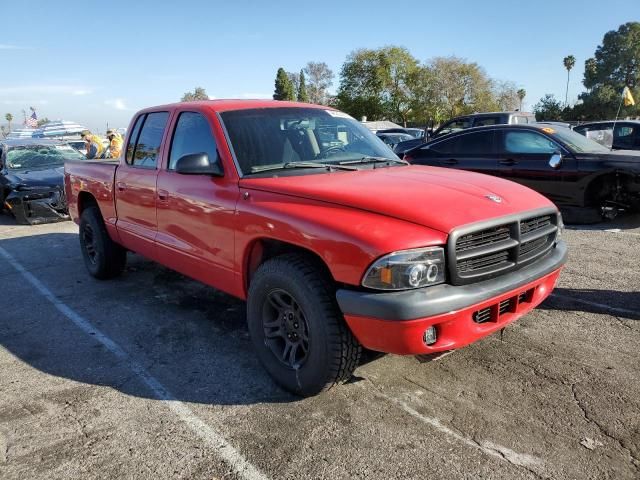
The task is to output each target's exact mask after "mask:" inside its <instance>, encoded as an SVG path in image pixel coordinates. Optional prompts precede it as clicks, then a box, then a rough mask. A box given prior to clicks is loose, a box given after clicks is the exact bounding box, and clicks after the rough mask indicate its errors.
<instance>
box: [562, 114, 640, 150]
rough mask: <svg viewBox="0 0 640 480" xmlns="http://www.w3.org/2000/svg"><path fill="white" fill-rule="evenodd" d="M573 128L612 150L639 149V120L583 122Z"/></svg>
mask: <svg viewBox="0 0 640 480" xmlns="http://www.w3.org/2000/svg"><path fill="white" fill-rule="evenodd" d="M614 124H615V129H614ZM573 130H574V131H576V132H578V133H579V134H581V135H584V136H585V137H587V138H590V139H591V140H595V141H596V142H598V143H599V144H600V145H604V146H605V147H608V148H612V149H614V150H640V121H639V120H618V121H617V122H614V121H613V120H610V121H608V122H591V123H583V124H582V125H578V126H577V127H574V128H573Z"/></svg>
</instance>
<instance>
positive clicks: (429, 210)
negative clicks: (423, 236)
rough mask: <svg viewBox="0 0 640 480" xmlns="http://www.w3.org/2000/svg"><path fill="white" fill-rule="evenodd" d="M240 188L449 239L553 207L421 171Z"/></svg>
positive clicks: (527, 194) (452, 175)
mask: <svg viewBox="0 0 640 480" xmlns="http://www.w3.org/2000/svg"><path fill="white" fill-rule="evenodd" d="M240 187H241V188H245V189H256V190H262V191H268V192H273V193H278V194H282V195H290V196H294V197H301V198H305V199H311V200H317V201H321V202H329V203H334V204H338V205H343V206H346V207H352V208H357V209H360V210H366V211H370V212H374V213H377V214H380V215H386V216H390V217H394V218H397V219H400V220H405V221H408V222H412V223H416V224H419V225H423V226H425V227H428V228H432V229H435V230H439V231H441V232H444V233H449V232H451V230H452V229H453V228H456V227H459V226H460V225H465V224H468V223H473V222H477V221H481V220H489V219H492V218H497V217H501V216H504V215H509V214H513V213H519V212H523V211H526V210H534V209H537V208H542V207H549V206H553V204H552V203H551V201H550V200H548V199H546V198H545V197H543V196H542V195H540V194H538V193H536V192H534V191H533V190H531V189H529V188H526V187H523V186H521V185H518V184H517V183H513V182H510V181H507V180H503V179H501V178H497V177H492V176H488V175H482V174H479V173H474V172H465V171H462V170H451V169H445V168H438V167H427V166H420V165H412V166H398V167H386V168H376V169H367V170H358V171H353V172H349V171H336V172H331V173H320V174H309V175H296V176H285V177H269V178H243V179H241V180H240Z"/></svg>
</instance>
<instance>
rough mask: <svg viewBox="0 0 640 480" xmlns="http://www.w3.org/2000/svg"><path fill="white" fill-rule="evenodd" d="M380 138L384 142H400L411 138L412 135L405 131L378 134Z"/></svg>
mask: <svg viewBox="0 0 640 480" xmlns="http://www.w3.org/2000/svg"><path fill="white" fill-rule="evenodd" d="M380 138H381V139H382V141H383V142H384V143H393V144H396V143H400V142H405V141H407V140H413V139H414V137H413V136H411V135H409V134H407V133H392V134H383V135H380Z"/></svg>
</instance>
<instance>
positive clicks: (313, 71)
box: [303, 62, 333, 105]
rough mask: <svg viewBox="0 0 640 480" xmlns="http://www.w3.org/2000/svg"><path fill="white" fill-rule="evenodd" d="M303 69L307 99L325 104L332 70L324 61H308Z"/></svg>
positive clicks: (331, 79) (331, 82) (331, 80)
mask: <svg viewBox="0 0 640 480" xmlns="http://www.w3.org/2000/svg"><path fill="white" fill-rule="evenodd" d="M303 71H304V74H305V75H306V80H307V92H308V94H309V101H310V102H311V103H317V104H320V105H326V104H327V103H328V101H329V93H328V90H329V87H331V85H333V71H332V70H331V69H330V68H329V66H328V65H327V64H326V63H324V62H308V63H307V66H306V67H304V69H303Z"/></svg>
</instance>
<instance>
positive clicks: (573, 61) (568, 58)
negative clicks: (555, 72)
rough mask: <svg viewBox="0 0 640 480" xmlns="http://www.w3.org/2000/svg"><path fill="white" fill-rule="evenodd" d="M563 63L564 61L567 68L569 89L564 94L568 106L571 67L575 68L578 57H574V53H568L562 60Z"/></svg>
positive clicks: (565, 104)
mask: <svg viewBox="0 0 640 480" xmlns="http://www.w3.org/2000/svg"><path fill="white" fill-rule="evenodd" d="M562 63H564V68H566V69H567V90H566V92H565V94H564V106H565V107H568V106H569V74H570V73H571V69H572V68H573V66H574V65H575V64H576V57H574V56H573V55H568V56H566V57H564V60H562Z"/></svg>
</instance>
